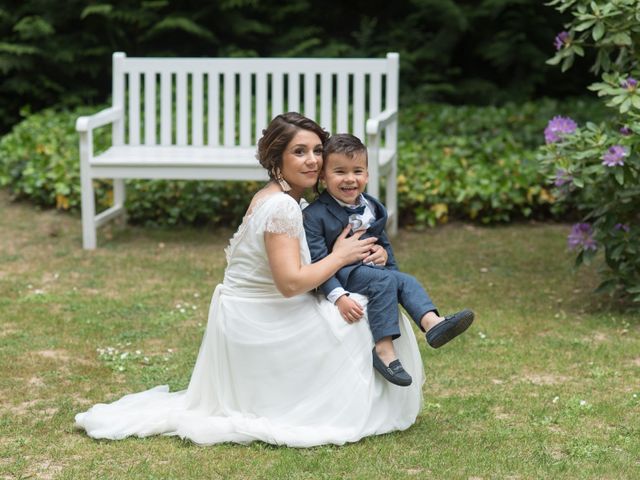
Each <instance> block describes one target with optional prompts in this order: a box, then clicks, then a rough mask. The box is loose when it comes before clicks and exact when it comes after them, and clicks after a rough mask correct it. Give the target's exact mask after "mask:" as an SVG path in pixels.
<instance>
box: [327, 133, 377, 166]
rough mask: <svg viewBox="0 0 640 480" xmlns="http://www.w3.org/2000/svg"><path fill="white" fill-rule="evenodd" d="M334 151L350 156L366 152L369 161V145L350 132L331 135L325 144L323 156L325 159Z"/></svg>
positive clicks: (366, 158)
mask: <svg viewBox="0 0 640 480" xmlns="http://www.w3.org/2000/svg"><path fill="white" fill-rule="evenodd" d="M332 153H339V154H342V155H346V156H347V157H349V158H353V157H354V156H356V155H357V154H359V153H364V158H365V160H366V161H367V163H368V162H369V157H368V155H367V147H365V146H364V144H363V143H362V142H361V141H360V139H359V138H358V137H356V136H354V135H351V134H350V133H338V134H336V135H332V136H331V137H329V140H327V141H326V143H325V144H324V149H323V151H322V156H323V158H324V159H325V162H326V159H327V158H329V155H331V154H332Z"/></svg>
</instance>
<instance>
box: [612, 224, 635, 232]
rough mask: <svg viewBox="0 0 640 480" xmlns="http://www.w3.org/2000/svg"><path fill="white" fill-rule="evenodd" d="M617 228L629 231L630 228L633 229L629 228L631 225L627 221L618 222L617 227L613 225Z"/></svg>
mask: <svg viewBox="0 0 640 480" xmlns="http://www.w3.org/2000/svg"><path fill="white" fill-rule="evenodd" d="M613 228H614V229H616V230H623V231H625V232H627V233H628V232H629V230H631V229H630V228H629V225H627V224H626V223H616V225H615V227H613Z"/></svg>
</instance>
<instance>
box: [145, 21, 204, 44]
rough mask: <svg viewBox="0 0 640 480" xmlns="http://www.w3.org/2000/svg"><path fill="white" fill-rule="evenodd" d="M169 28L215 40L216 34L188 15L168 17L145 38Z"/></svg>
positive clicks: (157, 24) (156, 25)
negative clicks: (187, 16)
mask: <svg viewBox="0 0 640 480" xmlns="http://www.w3.org/2000/svg"><path fill="white" fill-rule="evenodd" d="M167 30H182V31H184V32H187V33H190V34H191V35H194V36H196V37H200V38H204V39H206V40H210V41H215V40H216V37H215V35H214V34H213V33H212V32H210V31H209V30H207V29H206V28H204V27H202V26H200V25H198V24H197V23H196V22H194V21H193V20H190V19H188V18H186V17H166V18H163V19H162V20H160V21H159V22H158V23H156V24H155V25H154V26H153V27H152V28H151V29H150V30H149V31H148V32H147V33H146V35H144V38H150V37H153V36H155V35H157V34H159V33H161V32H164V31H167Z"/></svg>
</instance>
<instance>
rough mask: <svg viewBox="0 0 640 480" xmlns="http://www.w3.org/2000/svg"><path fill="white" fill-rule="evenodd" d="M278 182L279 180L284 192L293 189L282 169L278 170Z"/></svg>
mask: <svg viewBox="0 0 640 480" xmlns="http://www.w3.org/2000/svg"><path fill="white" fill-rule="evenodd" d="M276 182H278V185H280V188H281V189H282V191H283V192H285V193H287V192H289V191H290V190H291V185H289V183H288V182H287V181H286V180H285V179H284V177H283V176H282V172H281V171H280V170H276Z"/></svg>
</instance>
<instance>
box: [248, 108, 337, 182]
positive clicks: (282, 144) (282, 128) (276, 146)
mask: <svg viewBox="0 0 640 480" xmlns="http://www.w3.org/2000/svg"><path fill="white" fill-rule="evenodd" d="M299 130H308V131H310V132H313V133H315V134H316V135H318V137H319V138H320V141H321V142H322V144H323V145H324V143H325V142H326V141H327V139H328V138H329V133H328V132H327V131H325V130H324V129H323V128H322V127H321V126H320V125H318V124H317V123H316V122H314V121H313V120H311V119H309V118H307V117H305V116H303V115H300V114H299V113H296V112H289V113H283V114H281V115H277V116H276V117H274V118H273V120H271V122H270V123H269V125H268V126H267V128H265V129H264V130H262V137H261V138H260V140H258V153H257V155H256V158H257V159H258V161H259V162H260V165H262V166H263V167H264V168H265V169H266V170H267V172H269V178H270V179H271V180H276V179H277V177H278V175H279V172H280V170H281V169H282V154H283V153H284V151H285V149H286V148H287V145H289V142H290V141H291V139H293V137H294V136H295V135H296V133H297V132H298V131H299Z"/></svg>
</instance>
